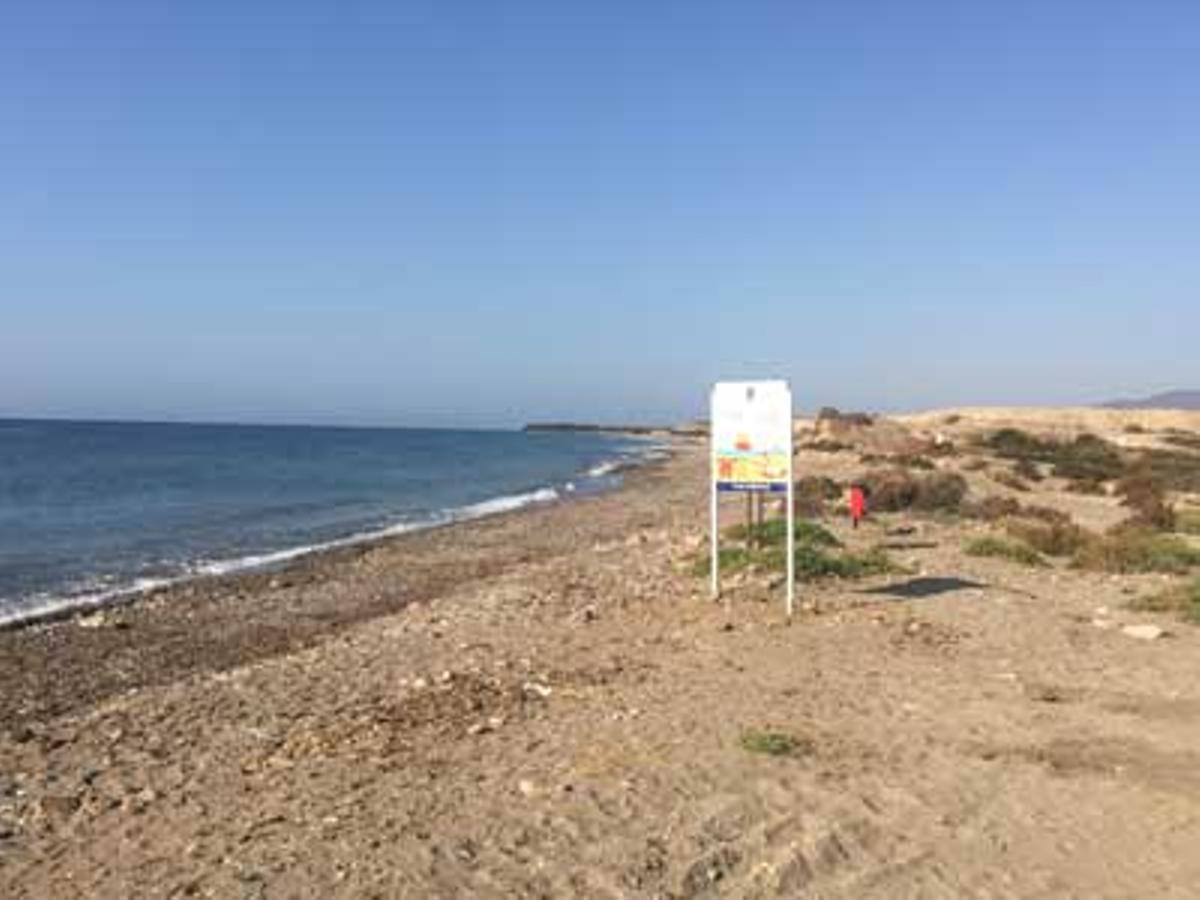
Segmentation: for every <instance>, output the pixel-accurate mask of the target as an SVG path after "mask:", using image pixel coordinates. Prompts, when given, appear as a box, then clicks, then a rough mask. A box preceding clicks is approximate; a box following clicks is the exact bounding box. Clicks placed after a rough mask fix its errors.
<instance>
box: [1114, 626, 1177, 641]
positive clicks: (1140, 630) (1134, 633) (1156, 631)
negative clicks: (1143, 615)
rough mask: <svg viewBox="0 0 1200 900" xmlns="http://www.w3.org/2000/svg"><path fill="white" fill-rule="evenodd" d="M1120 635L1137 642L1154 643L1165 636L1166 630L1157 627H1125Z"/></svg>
mask: <svg viewBox="0 0 1200 900" xmlns="http://www.w3.org/2000/svg"><path fill="white" fill-rule="evenodd" d="M1121 633H1122V634H1124V635H1127V636H1129V637H1131V638H1137V639H1138V640H1139V641H1156V640H1158V639H1159V638H1160V637H1165V636H1166V634H1167V632H1166V629H1163V628H1159V627H1158V626H1157V625H1126V626H1125V627H1124V628H1122V629H1121Z"/></svg>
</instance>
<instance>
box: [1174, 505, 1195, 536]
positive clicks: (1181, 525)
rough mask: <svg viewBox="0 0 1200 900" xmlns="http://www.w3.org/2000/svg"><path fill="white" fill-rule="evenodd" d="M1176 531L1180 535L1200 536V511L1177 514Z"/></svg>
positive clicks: (1186, 511) (1184, 511)
mask: <svg viewBox="0 0 1200 900" xmlns="http://www.w3.org/2000/svg"><path fill="white" fill-rule="evenodd" d="M1175 530H1176V531H1178V532H1179V533H1180V534H1200V509H1186V510H1183V511H1182V512H1176V513H1175Z"/></svg>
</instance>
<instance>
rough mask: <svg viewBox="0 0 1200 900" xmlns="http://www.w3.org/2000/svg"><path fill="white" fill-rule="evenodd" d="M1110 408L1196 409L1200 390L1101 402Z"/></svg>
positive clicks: (1199, 403)
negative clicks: (1139, 398)
mask: <svg viewBox="0 0 1200 900" xmlns="http://www.w3.org/2000/svg"><path fill="white" fill-rule="evenodd" d="M1100 405H1101V406H1103V407H1106V408H1108V409H1194V410H1200V391H1165V392H1164V393H1161V394H1155V395H1154V396H1153V397H1145V398H1143V399H1141V400H1112V401H1109V402H1108V403H1101V404H1100Z"/></svg>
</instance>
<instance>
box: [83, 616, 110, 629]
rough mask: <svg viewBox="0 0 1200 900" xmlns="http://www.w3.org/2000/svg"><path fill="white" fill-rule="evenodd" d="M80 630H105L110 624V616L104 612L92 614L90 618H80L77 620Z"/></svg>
mask: <svg viewBox="0 0 1200 900" xmlns="http://www.w3.org/2000/svg"><path fill="white" fill-rule="evenodd" d="M75 624H76V625H78V626H79V627H80V628H103V627H104V626H105V625H107V624H108V616H107V615H105V614H104V613H103V612H96V613H92V614H91V615H90V616H80V617H79V618H78V619H76V620H75Z"/></svg>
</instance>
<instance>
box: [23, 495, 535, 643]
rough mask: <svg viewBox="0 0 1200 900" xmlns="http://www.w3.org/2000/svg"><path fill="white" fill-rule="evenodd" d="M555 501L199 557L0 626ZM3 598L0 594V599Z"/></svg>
mask: <svg viewBox="0 0 1200 900" xmlns="http://www.w3.org/2000/svg"><path fill="white" fill-rule="evenodd" d="M558 499H559V493H558V491H556V490H555V489H554V488H549V487H546V488H539V489H537V490H535V491H529V492H527V493H523V494H510V495H507V496H502V497H493V498H492V499H490V500H484V501H481V502H479V503H472V504H470V505H468V506H463V507H459V508H457V509H450V510H443V511H439V512H437V513H434V514H433V515H431V516H429V517H427V518H425V519H422V520H420V521H418V522H397V523H396V524H394V525H389V526H387V527H385V528H377V529H374V530H372V531H364V532H359V533H357V534H352V535H349V536H347V537H344V538H338V539H336V540H332V541H323V542H321V543H318V544H306V545H303V546H299V547H289V548H287V549H284V550H275V551H272V552H269V553H257V554H250V555H247V556H239V557H233V558H230V559H215V560H201V561H199V562H196V563H194V564H192V565H191V566H189V567H188V570H187V572H186V573H185V574H182V575H175V576H171V577H161V578H139V579H136V580H134V581H133V582H132V583H130V584H127V585H124V586H123V587H117V588H110V589H107V590H101V591H95V592H93V593H78V594H68V595H66V596H51V595H41V596H39V597H37V598H36V601H35V602H34V603H33V604H32V605H28V604H27V605H24V606H22V607H21V608H19V609H14V610H12V611H10V612H7V613H6V612H3V611H0V628H3V627H5V626H9V625H16V624H20V623H22V622H35V621H37V620H38V619H45V618H50V617H53V616H56V615H60V614H62V613H64V612H66V611H68V610H86V609H97V608H100V607H104V606H109V605H111V604H113V603H116V602H118V601H120V600H128V599H131V598H133V597H136V596H138V595H139V594H144V593H146V592H147V591H152V590H156V589H158V588H164V587H171V586H173V585H177V584H182V583H184V582H187V581H193V580H195V579H197V578H205V577H214V576H219V575H232V574H234V573H237V572H251V571H254V570H255V569H267V568H271V567H273V566H278V565H282V564H283V563H287V562H291V561H293V560H296V559H300V558H301V557H304V556H310V555H312V554H314V553H322V552H325V551H328V550H337V549H339V548H342V547H352V546H355V545H357V544H365V543H370V542H372V541H377V540H381V539H383V538H389V537H395V536H397V535H401V534H407V533H409V532H413V531H421V530H424V529H428V528H436V527H437V526H439V525H448V524H451V523H453V522H468V521H472V520H475V519H482V518H484V517H485V516H494V515H499V514H500V513H506V512H514V511H516V510H518V509H521V508H523V507H526V506H531V505H533V504H538V503H552V502H553V501H555V500H558ZM0 599H2V598H0Z"/></svg>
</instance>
